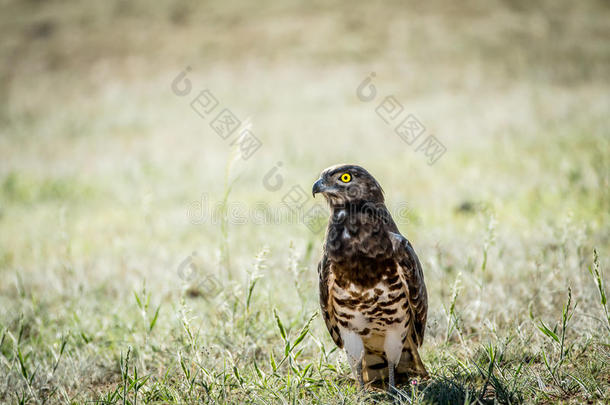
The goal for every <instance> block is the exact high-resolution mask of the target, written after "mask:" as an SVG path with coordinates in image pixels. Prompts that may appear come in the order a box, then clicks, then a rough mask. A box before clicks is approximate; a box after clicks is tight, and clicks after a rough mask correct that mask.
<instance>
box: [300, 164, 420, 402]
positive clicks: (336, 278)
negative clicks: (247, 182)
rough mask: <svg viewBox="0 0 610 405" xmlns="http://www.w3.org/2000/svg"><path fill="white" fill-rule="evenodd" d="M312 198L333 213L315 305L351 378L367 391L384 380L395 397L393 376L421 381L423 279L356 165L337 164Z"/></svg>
mask: <svg viewBox="0 0 610 405" xmlns="http://www.w3.org/2000/svg"><path fill="white" fill-rule="evenodd" d="M312 193H313V195H314V197H315V195H316V194H317V193H321V194H322V195H323V196H324V197H325V198H326V200H327V202H328V204H329V205H330V211H331V213H330V218H329V223H328V228H327V229H326V241H325V243H324V247H323V255H322V259H321V260H320V263H319V264H318V275H319V283H320V284H319V287H320V306H321V308H322V314H323V316H324V321H325V323H326V327H327V328H328V331H329V332H330V335H331V337H332V339H333V340H334V342H335V343H336V344H337V346H339V347H340V348H344V349H345V351H346V353H347V358H348V361H349V363H350V366H351V368H352V372H353V373H354V375H355V377H356V379H357V380H358V382H359V383H360V385H361V387H364V384H365V383H367V384H368V383H370V382H372V381H375V380H377V381H379V380H381V379H386V378H387V381H388V384H389V386H388V389H389V391H390V392H394V391H395V384H396V380H397V378H398V377H403V376H404V377H407V378H413V377H426V376H427V372H426V368H425V367H424V364H423V363H422V361H421V359H420V357H419V353H418V351H417V348H418V347H419V346H421V344H422V340H423V338H424V329H425V327H426V316H427V312H428V296H427V292H426V286H425V284H424V275H423V273H422V269H421V265H420V263H419V259H418V258H417V255H416V254H415V251H414V250H413V247H412V246H411V243H410V242H409V241H408V240H407V239H406V238H405V237H404V236H402V235H401V234H400V232H399V231H398V228H397V227H396V224H395V223H394V220H393V219H392V216H391V215H390V213H389V211H388V209H387V208H386V206H385V204H384V195H383V190H382V189H381V186H380V185H379V183H378V182H377V180H375V178H374V177H373V176H371V174H369V172H367V171H366V170H365V169H364V168H362V167H360V166H356V165H336V166H332V167H329V168H328V169H325V170H324V171H323V172H322V174H321V175H320V178H319V179H318V180H317V181H316V182H315V183H314V185H313V189H312Z"/></svg>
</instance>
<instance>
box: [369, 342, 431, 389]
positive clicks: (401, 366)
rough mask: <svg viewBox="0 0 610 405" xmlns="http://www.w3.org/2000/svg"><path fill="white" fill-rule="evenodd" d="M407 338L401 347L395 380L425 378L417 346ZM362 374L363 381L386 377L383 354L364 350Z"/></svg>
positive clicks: (425, 374)
mask: <svg viewBox="0 0 610 405" xmlns="http://www.w3.org/2000/svg"><path fill="white" fill-rule="evenodd" d="M409 340H410V339H408V340H407V342H406V344H405V346H404V347H403V349H402V355H401V356H400V361H399V362H398V366H397V367H396V382H397V383H399V384H400V383H406V382H410V381H411V379H413V378H415V377H420V378H427V377H428V372H427V371H426V367H425V366H424V363H423V362H422V361H421V358H420V356H419V352H418V350H417V347H416V346H415V345H414V344H409V343H410V342H409ZM362 366H363V367H362V375H363V377H364V382H365V383H372V382H377V383H379V382H381V381H383V380H385V381H387V379H388V361H387V359H386V357H385V355H383V354H379V353H373V352H370V351H368V350H367V351H366V352H365V354H364V359H363V364H362Z"/></svg>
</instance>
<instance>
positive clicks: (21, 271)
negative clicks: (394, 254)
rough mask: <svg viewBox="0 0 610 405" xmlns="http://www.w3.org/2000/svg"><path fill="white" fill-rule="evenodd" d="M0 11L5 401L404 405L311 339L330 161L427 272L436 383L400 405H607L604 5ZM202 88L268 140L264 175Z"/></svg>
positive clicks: (82, 6)
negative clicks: (390, 104) (319, 218)
mask: <svg viewBox="0 0 610 405" xmlns="http://www.w3.org/2000/svg"><path fill="white" fill-rule="evenodd" d="M3 7H4V8H5V10H6V12H5V13H2V15H1V16H0V33H1V34H2V36H3V41H2V43H1V44H0V57H1V58H2V59H3V60H6V61H7V63H6V64H2V65H1V67H0V78H1V80H0V83H1V84H0V95H2V98H3V100H7V102H4V103H1V105H0V402H3V403H118V404H121V403H124V404H127V403H129V404H135V403H192V402H204V403H256V404H259V403H324V404H326V403H333V404H334V403H342V404H351V403H354V404H358V403H391V402H392V398H389V397H388V396H387V395H386V394H385V393H382V392H368V393H362V392H359V390H358V389H357V386H356V384H354V382H353V381H352V380H351V378H350V374H349V367H348V365H347V362H346V361H345V358H344V354H343V353H342V352H341V351H339V350H337V349H336V348H335V346H334V344H333V343H332V341H331V339H330V337H329V336H328V332H327V331H326V329H325V326H324V324H323V322H322V320H321V319H320V317H319V316H317V314H318V296H317V274H316V264H317V261H318V260H319V255H320V249H321V244H322V241H323V234H322V233H314V232H311V231H310V230H309V229H308V227H306V226H304V225H303V224H302V223H301V222H300V221H298V220H294V218H293V217H291V215H290V214H291V213H290V212H289V211H287V210H286V209H285V208H283V204H282V199H283V197H284V196H285V194H286V193H288V192H289V190H291V189H292V187H293V186H296V185H298V186H300V187H302V188H303V189H304V190H305V191H307V190H309V187H311V184H312V183H313V181H315V179H316V178H317V175H318V174H319V172H320V171H321V170H322V169H323V168H325V167H327V166H329V165H331V164H334V163H337V162H355V163H359V164H362V165H363V166H365V167H366V168H367V169H369V170H370V171H371V172H372V173H373V174H374V175H375V176H376V178H377V179H378V180H379V181H380V182H381V184H382V185H383V187H384V189H385V191H386V197H387V200H388V206H389V208H390V209H391V210H392V209H394V212H395V217H397V214H396V213H400V216H399V217H397V218H399V220H398V226H399V228H400V230H401V231H402V232H403V234H405V235H406V236H407V237H408V238H409V239H410V240H411V241H412V243H413V245H414V247H415V249H416V250H417V252H418V255H419V257H420V259H421V261H422V265H423V268H424V273H425V278H426V284H427V286H428V292H429V302H430V308H429V320H428V325H427V330H426V338H425V342H424V345H423V348H422V356H423V361H424V363H425V364H426V366H427V367H428V370H429V371H430V373H431V376H432V378H431V379H430V380H429V381H427V382H420V383H419V384H416V385H405V386H402V387H400V388H401V391H402V392H401V395H400V398H396V401H397V402H402V403H440V404H453V403H470V404H472V403H490V404H491V403H506V404H508V403H510V404H514V403H578V404H580V403H605V402H608V401H609V400H610V394H609V392H610V339H609V336H610V318H609V317H608V302H607V294H608V289H607V280H608V278H607V277H608V276H607V274H608V272H607V269H608V251H609V248H610V243H609V241H610V232H609V227H608V224H609V223H610V194H609V191H608V190H610V187H609V176H610V174H609V173H610V147H609V146H610V128H609V126H608V117H607V115H608V111H609V110H610V97H609V96H608V94H610V91H609V90H610V81H609V80H608V78H610V63H608V62H610V47H608V45H607V40H606V39H607V37H608V34H610V26H608V24H607V21H608V18H609V17H610V15H609V14H610V9H609V8H608V6H607V5H606V4H605V3H603V2H595V1H591V2H583V3H571V2H563V1H561V2H541V3H538V4H536V5H533V4H530V3H527V2H520V1H503V2H495V3H493V4H491V3H488V2H482V1H467V2H462V3H460V5H459V6H457V5H452V4H445V3H444V2H440V1H434V2H431V3H425V4H423V3H421V2H408V3H406V4H403V3H398V2H390V3H387V4H386V5H385V6H378V5H375V4H369V3H360V2H357V3H353V4H351V3H350V6H347V5H345V4H342V3H339V2H319V3H318V2H315V3H314V4H312V5H308V6H305V5H302V4H299V3H296V2H288V3H274V2H267V1H265V2H263V3H256V5H254V3H252V4H250V3H248V4H244V3H241V2H234V1H229V2H223V3H218V4H199V2H194V1H193V2H190V1H187V2H182V3H180V4H178V5H177V4H175V3H173V2H166V1H161V2H158V3H156V4H155V5H154V6H152V5H150V4H149V3H148V2H143V1H135V2H130V3H124V2H120V1H107V2H103V3H100V4H99V5H95V6H92V5H90V4H89V3H85V2H80V1H78V2H73V3H71V4H70V5H68V3H66V4H63V3H61V2H34V1H25V2H22V1H20V2H17V1H8V2H6V4H5V5H3ZM186 66H191V67H192V71H191V72H190V73H189V76H188V77H189V79H190V80H191V83H192V86H193V93H191V95H189V96H187V97H179V96H176V95H175V94H174V93H173V92H172V91H171V83H172V80H173V79H174V78H175V77H176V75H177V74H178V73H179V72H180V71H182V70H183V69H184V68H185V67H186ZM373 71H374V72H375V73H376V76H375V79H374V85H375V86H376V88H377V91H378V96H377V99H376V100H375V101H374V102H370V103H365V102H361V101H360V100H359V99H358V98H357V97H356V93H355V92H356V88H357V87H358V85H359V84H360V83H361V82H362V80H363V79H364V78H365V77H367V75H369V74H370V73H371V72H373ZM203 89H209V90H210V91H211V92H212V93H213V94H214V96H215V97H216V98H217V99H218V100H219V102H220V104H221V105H222V106H223V107H227V108H230V109H231V110H232V111H233V112H234V113H235V114H236V115H237V116H238V117H239V118H240V119H242V120H244V121H245V119H246V117H252V120H251V121H252V131H253V133H254V134H256V135H257V136H258V137H259V138H260V139H261V141H262V142H263V145H262V147H261V148H260V150H259V151H257V152H256V154H254V155H253V156H252V157H251V158H250V159H248V160H246V161H244V160H242V159H239V157H238V156H237V159H236V158H235V157H236V155H235V153H236V150H235V148H234V147H232V146H231V145H230V143H231V140H232V139H229V140H223V139H221V138H220V137H219V136H217V135H216V133H215V132H214V131H213V130H212V129H211V128H210V127H209V126H208V122H207V121H205V120H203V119H202V118H201V117H199V116H198V115H197V114H196V113H195V112H194V111H193V110H192V109H191V107H190V105H189V103H190V102H191V100H192V97H194V95H195V94H196V92H199V91H201V90H203ZM387 95H394V96H395V97H396V99H397V100H399V101H400V102H401V103H402V104H403V105H404V107H405V111H407V112H409V113H413V114H415V115H416V116H417V118H418V119H419V120H420V121H421V122H422V123H423V124H424V126H425V127H426V130H427V133H430V134H434V135H435V136H436V137H437V138H438V139H439V140H440V141H441V142H442V143H443V145H444V146H445V147H446V148H447V151H446V153H445V154H444V155H443V157H442V158H441V159H440V160H439V161H438V162H436V163H435V164H434V165H431V166H430V165H428V164H427V160H426V157H425V156H424V155H423V154H422V153H421V152H417V151H416V148H415V147H413V146H409V145H407V144H406V143H404V142H403V141H402V140H401V139H400V138H399V137H398V136H397V135H396V134H395V133H394V132H393V129H392V128H391V127H390V126H388V125H386V124H385V123H384V122H383V121H382V120H381V119H380V118H379V117H378V116H377V114H376V113H375V108H376V106H377V105H378V103H379V101H381V99H382V97H385V96H387ZM278 162H281V164H278ZM273 167H276V168H277V171H276V172H275V173H276V174H277V176H279V177H277V176H276V175H273V176H272V177H271V178H272V179H274V181H277V182H278V183H277V185H279V186H278V187H274V188H269V187H267V186H265V183H264V182H263V179H264V178H265V176H266V175H267V174H269V172H270V170H271V169H272V168H273ZM316 202H319V201H318V200H311V199H308V200H307V202H306V208H310V207H312V206H313V205H314V204H315V203H316ZM206 204H207V205H206ZM206 207H207V209H206ZM405 207H406V208H405ZM198 214H201V215H199V216H198ZM264 215H267V216H266V217H264ZM262 218H266V219H262Z"/></svg>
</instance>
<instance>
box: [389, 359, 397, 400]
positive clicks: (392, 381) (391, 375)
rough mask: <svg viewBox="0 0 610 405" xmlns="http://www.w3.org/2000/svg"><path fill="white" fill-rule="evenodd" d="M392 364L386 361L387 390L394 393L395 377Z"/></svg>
mask: <svg viewBox="0 0 610 405" xmlns="http://www.w3.org/2000/svg"><path fill="white" fill-rule="evenodd" d="M394 369H395V367H394V364H392V363H388V380H389V381H388V382H389V386H388V392H389V393H390V394H394V393H395V392H396V378H395V377H394Z"/></svg>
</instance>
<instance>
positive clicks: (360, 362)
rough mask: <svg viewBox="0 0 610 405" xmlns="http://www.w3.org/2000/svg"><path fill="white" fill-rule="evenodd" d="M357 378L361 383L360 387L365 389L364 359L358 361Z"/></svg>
mask: <svg viewBox="0 0 610 405" xmlns="http://www.w3.org/2000/svg"><path fill="white" fill-rule="evenodd" d="M356 378H357V379H358V384H360V388H362V389H364V377H363V376H362V360H360V361H359V362H358V363H356Z"/></svg>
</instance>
